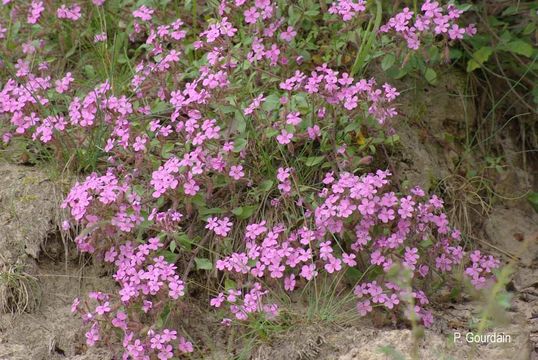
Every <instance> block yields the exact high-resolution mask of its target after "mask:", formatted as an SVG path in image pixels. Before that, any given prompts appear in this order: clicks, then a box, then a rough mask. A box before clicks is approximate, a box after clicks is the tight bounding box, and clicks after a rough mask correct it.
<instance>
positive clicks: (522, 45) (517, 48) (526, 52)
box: [504, 40, 534, 58]
mask: <svg viewBox="0 0 538 360" xmlns="http://www.w3.org/2000/svg"><path fill="white" fill-rule="evenodd" d="M504 48H505V49H506V51H510V52H513V53H515V54H518V55H523V56H526V57H528V58H530V57H531V56H532V53H533V52H534V49H533V47H532V45H531V44H529V43H528V42H525V41H523V40H515V41H512V42H509V43H508V44H506V46H504Z"/></svg>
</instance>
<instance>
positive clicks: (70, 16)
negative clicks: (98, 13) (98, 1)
mask: <svg viewBox="0 0 538 360" xmlns="http://www.w3.org/2000/svg"><path fill="white" fill-rule="evenodd" d="M56 16H57V17H58V19H67V20H71V21H77V20H78V19H80V18H81V16H82V13H81V9H80V5H78V4H73V5H71V7H67V6H65V5H62V6H61V7H60V8H58V10H56Z"/></svg>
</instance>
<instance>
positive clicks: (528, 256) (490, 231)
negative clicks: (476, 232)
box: [484, 207, 538, 266]
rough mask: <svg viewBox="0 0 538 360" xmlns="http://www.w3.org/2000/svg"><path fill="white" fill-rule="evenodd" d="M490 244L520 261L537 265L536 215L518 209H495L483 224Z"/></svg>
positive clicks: (537, 218) (524, 263) (537, 220)
mask: <svg viewBox="0 0 538 360" xmlns="http://www.w3.org/2000/svg"><path fill="white" fill-rule="evenodd" d="M484 229H485V231H486V235H487V236H488V238H489V240H490V242H491V243H492V244H493V245H495V246H498V247H499V248H501V249H502V250H505V251H507V252H509V253H511V254H513V255H516V256H517V257H519V258H520V259H521V263H522V264H523V265H525V266H531V265H533V264H538V215H537V214H535V213H532V212H530V211H523V210H521V209H519V208H505V207H495V208H494V209H493V210H492V211H491V213H490V215H489V217H488V218H487V219H486V221H485V224H484Z"/></svg>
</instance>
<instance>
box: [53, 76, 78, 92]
mask: <svg viewBox="0 0 538 360" xmlns="http://www.w3.org/2000/svg"><path fill="white" fill-rule="evenodd" d="M73 80H74V79H73V76H72V75H71V73H70V72H68V73H66V74H65V76H64V77H63V78H62V79H60V80H56V82H55V84H56V91H57V92H59V93H60V94H63V93H64V92H66V91H67V90H69V85H70V84H71V83H72V82H73Z"/></svg>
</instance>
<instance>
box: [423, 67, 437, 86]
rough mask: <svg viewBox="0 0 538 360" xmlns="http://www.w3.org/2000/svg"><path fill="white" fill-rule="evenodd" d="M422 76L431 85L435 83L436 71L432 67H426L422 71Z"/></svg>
mask: <svg viewBox="0 0 538 360" xmlns="http://www.w3.org/2000/svg"><path fill="white" fill-rule="evenodd" d="M424 77H425V78H426V81H427V82H429V83H430V84H431V85H437V73H436V72H435V70H433V69H432V68H427V69H426V71H425V72H424Z"/></svg>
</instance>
